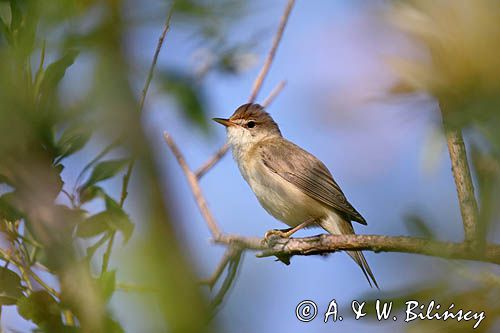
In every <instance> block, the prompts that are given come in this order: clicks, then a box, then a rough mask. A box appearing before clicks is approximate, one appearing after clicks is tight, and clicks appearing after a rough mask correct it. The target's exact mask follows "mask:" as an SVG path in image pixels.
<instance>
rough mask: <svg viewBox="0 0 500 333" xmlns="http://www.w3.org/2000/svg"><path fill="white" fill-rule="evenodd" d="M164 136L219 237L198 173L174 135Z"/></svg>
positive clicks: (209, 222) (206, 217) (207, 220)
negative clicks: (190, 165)
mask: <svg viewBox="0 0 500 333" xmlns="http://www.w3.org/2000/svg"><path fill="white" fill-rule="evenodd" d="M163 136H164V138H165V142H166V143H167V145H168V146H169V147H170V150H172V153H173V154H174V156H175V158H176V159H177V162H178V163H179V165H180V166H181V168H182V171H183V172H184V174H185V175H186V178H187V180H188V183H189V186H190V187H191V190H192V192H193V195H194V198H195V200H196V203H197V204H198V208H199V209H200V212H201V215H203V217H204V218H205V221H206V222H207V225H208V228H209V229H210V232H211V233H212V236H213V237H214V238H218V237H219V235H220V229H219V227H218V225H217V222H216V221H215V218H214V217H213V216H212V213H211V212H210V210H209V209H208V205H207V202H206V200H205V198H204V196H203V193H202V192H201V188H200V184H199V183H198V179H197V178H196V175H195V174H194V173H193V172H192V171H191V169H190V168H189V166H188V165H187V163H186V160H185V159H184V156H183V155H182V153H181V152H180V150H179V148H177V145H176V144H175V142H174V140H173V139H172V137H171V136H170V135H169V134H168V133H167V132H163Z"/></svg>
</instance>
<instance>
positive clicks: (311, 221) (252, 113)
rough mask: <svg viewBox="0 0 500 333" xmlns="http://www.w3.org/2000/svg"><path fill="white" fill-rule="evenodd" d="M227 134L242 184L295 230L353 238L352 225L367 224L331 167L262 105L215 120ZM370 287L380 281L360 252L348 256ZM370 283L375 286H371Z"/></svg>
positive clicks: (244, 107) (246, 106) (248, 106)
mask: <svg viewBox="0 0 500 333" xmlns="http://www.w3.org/2000/svg"><path fill="white" fill-rule="evenodd" d="M214 120H215V121H216V122H218V123H220V124H222V125H224V126H226V128H227V138H228V143H229V144H230V146H231V149H232V152H233V157H234V159H235V160H236V162H237V164H238V167H239V169H240V171H241V174H242V176H243V178H245V180H246V181H247V183H248V184H249V185H250V187H251V188H252V190H253V192H254V193H255V195H256V196H257V199H258V200H259V202H260V204H261V205H262V207H264V209H265V210H266V211H267V212H268V213H269V214H271V215H272V216H274V217H275V218H276V219H278V220H280V221H282V222H284V223H286V224H287V225H289V226H290V227H291V228H290V229H287V230H284V231H279V230H274V231H273V232H278V233H279V234H280V236H282V237H290V236H291V235H292V234H293V233H295V232H296V231H297V230H300V229H302V228H305V227H314V226H320V227H322V228H323V229H325V230H326V231H328V232H329V233H331V234H333V235H339V234H340V235H342V234H344V235H348V234H354V228H353V227H352V224H351V221H356V222H359V223H361V224H364V225H366V221H365V219H364V218H363V217H362V216H361V214H359V213H358V212H357V211H356V209H354V207H353V206H352V205H351V204H350V203H349V202H348V201H347V199H346V197H345V195H344V193H343V192H342V190H341V189H340V187H339V186H338V185H337V183H336V182H335V180H334V179H333V177H332V174H331V173H330V171H329V170H328V169H327V167H326V166H325V165H324V164H323V163H322V162H321V161H320V160H319V159H317V158H316V157H314V156H313V155H312V154H310V153H308V152H307V151H305V150H304V149H302V148H300V147H299V146H297V145H295V144H294V143H292V142H290V141H288V140H287V139H285V138H284V137H283V136H282V135H281V131H280V129H279V127H278V124H276V122H275V121H274V120H273V118H271V116H270V115H269V114H268V113H267V112H265V111H264V108H263V107H262V106H260V105H259V104H252V103H249V104H244V105H242V106H240V107H239V108H238V109H236V111H235V112H234V114H233V115H232V116H231V118H229V119H222V118H214ZM347 253H348V254H349V255H350V256H351V258H352V259H354V261H356V263H357V264H358V265H359V266H360V267H361V269H362V271H363V273H364V275H365V277H366V279H367V280H368V283H370V286H371V285H372V281H373V283H374V284H375V286H376V287H377V288H378V284H377V281H376V280H375V276H374V275H373V273H372V271H371V269H370V266H368V263H367V262H366V259H365V257H364V255H363V253H362V252H361V251H347ZM370 279H371V280H370Z"/></svg>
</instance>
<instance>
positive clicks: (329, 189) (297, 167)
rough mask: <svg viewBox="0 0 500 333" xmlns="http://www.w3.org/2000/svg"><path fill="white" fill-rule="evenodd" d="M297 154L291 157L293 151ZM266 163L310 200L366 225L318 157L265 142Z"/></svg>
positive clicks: (292, 146)
mask: <svg viewBox="0 0 500 333" xmlns="http://www.w3.org/2000/svg"><path fill="white" fill-rule="evenodd" d="M287 146H289V147H288V148H290V149H293V151H294V154H289V153H288V152H290V149H286V148H287ZM258 153H259V155H260V158H261V159H262V162H263V164H264V165H265V166H266V167H267V168H269V170H271V171H272V172H274V173H276V174H278V175H279V176H280V177H282V178H283V179H285V180H286V181H288V182H290V183H291V184H293V185H295V186H297V187H298V188H299V189H300V190H302V191H303V192H304V193H306V194H307V195H308V196H310V197H311V198H313V199H315V200H317V201H319V202H321V203H322V204H324V205H326V206H328V207H331V208H333V209H335V210H337V211H339V212H341V213H343V214H345V215H346V216H347V217H348V218H349V219H350V220H351V221H356V222H359V223H361V224H364V225H366V221H365V219H364V218H363V216H361V214H360V213H358V212H357V211H356V209H354V207H353V206H352V205H351V204H350V203H349V202H348V201H347V199H346V197H345V195H344V193H343V192H342V190H341V189H340V187H339V185H338V184H337V183H336V182H335V180H334V179H333V177H332V174H331V173H330V171H329V170H328V169H327V167H326V166H325V165H324V164H323V163H322V162H321V161H320V160H318V159H317V158H316V157H314V156H313V155H311V154H310V153H308V152H307V151H305V150H303V149H302V148H300V147H299V146H297V145H295V144H293V143H291V142H290V141H287V140H284V139H282V140H279V141H276V140H272V139H271V140H266V142H263V143H262V144H260V145H259V148H258Z"/></svg>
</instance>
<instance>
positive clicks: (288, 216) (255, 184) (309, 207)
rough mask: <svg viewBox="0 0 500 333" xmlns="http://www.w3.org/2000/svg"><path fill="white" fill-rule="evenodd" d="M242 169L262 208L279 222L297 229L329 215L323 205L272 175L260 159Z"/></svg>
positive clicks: (250, 160)
mask: <svg viewBox="0 0 500 333" xmlns="http://www.w3.org/2000/svg"><path fill="white" fill-rule="evenodd" d="M238 166H239V168H240V171H241V174H242V175H243V178H245V180H246V181H247V183H248V184H249V185H250V187H251V189H252V191H253V192H254V193H255V196H256V197H257V199H258V200H259V202H260V204H261V205H262V207H264V209H265V210H266V211H267V212H268V213H269V214H271V215H272V216H274V217H275V218H276V219H278V220H280V221H282V222H284V223H286V224H288V225H289V226H292V227H293V226H296V225H298V224H300V223H302V222H304V221H306V220H308V219H310V218H317V217H320V216H322V215H324V214H325V208H324V207H323V206H322V205H321V204H320V203H318V202H317V201H316V200H314V199H312V198H311V197H309V196H307V195H306V194H304V193H303V192H302V191H301V190H299V189H298V188H297V187H296V186H294V185H293V184H291V183H289V182H288V181H286V180H285V179H283V178H282V177H281V176H279V175H278V174H276V173H274V172H273V171H271V170H270V169H269V168H267V167H266V166H265V165H264V163H262V161H261V159H260V158H255V157H254V158H248V157H247V159H242V160H241V161H238Z"/></svg>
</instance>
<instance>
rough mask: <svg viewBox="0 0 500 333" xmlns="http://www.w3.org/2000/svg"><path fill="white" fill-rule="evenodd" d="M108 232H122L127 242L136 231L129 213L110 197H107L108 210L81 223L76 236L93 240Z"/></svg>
mask: <svg viewBox="0 0 500 333" xmlns="http://www.w3.org/2000/svg"><path fill="white" fill-rule="evenodd" d="M106 231H120V232H121V233H122V234H123V238H124V241H125V242H127V241H128V240H129V239H130V237H131V236H132V233H133V231H134V224H133V223H132V222H131V221H130V218H129V217H128V215H127V213H125V212H124V211H123V209H122V208H121V207H120V206H119V205H118V203H117V202H116V201H114V200H113V199H112V198H110V197H109V196H106V210H105V211H103V212H100V213H98V214H96V215H93V216H91V217H89V218H88V219H86V220H85V221H83V222H82V223H80V224H79V225H78V228H77V231H76V235H77V236H78V237H82V238H91V237H95V236H97V235H99V234H102V233H104V232H106Z"/></svg>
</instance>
